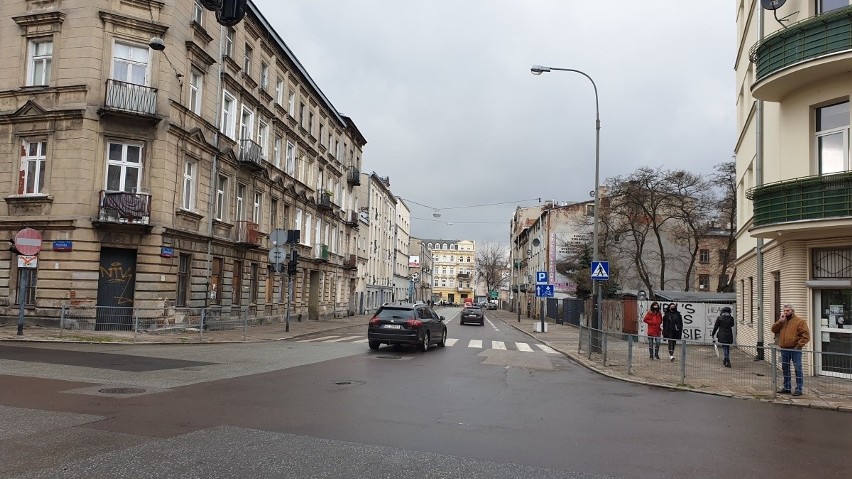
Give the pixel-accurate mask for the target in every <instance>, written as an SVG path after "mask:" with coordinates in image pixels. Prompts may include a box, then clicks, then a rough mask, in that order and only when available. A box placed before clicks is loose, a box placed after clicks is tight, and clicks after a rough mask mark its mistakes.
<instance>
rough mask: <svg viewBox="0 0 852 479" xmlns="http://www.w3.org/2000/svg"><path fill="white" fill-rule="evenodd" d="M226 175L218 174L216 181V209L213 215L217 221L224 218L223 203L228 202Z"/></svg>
mask: <svg viewBox="0 0 852 479" xmlns="http://www.w3.org/2000/svg"><path fill="white" fill-rule="evenodd" d="M227 191H228V177H227V176H222V175H219V180H218V181H217V182H216V211H215V212H214V217H215V218H216V219H217V220H219V221H224V220H225V205H227V204H228V201H227V200H228V198H227Z"/></svg>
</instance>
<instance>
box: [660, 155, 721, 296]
mask: <svg viewBox="0 0 852 479" xmlns="http://www.w3.org/2000/svg"><path fill="white" fill-rule="evenodd" d="M666 177H667V187H668V189H669V192H668V195H669V197H668V203H669V204H668V207H669V214H670V215H671V217H672V219H673V220H674V222H673V223H672V228H671V229H670V231H671V234H672V237H673V239H674V240H675V241H676V242H679V243H681V245H683V246H684V247H685V254H684V255H683V258H682V260H683V262H684V263H686V267H685V269H684V275H683V283H684V288H683V290H684V291H689V290H690V288H691V286H692V278H693V274H692V272H693V269H694V268H695V263H696V261H697V260H698V251H699V246H700V242H701V239H702V238H703V237H704V236H705V235H706V234H707V231H708V230H709V229H710V218H711V216H712V210H713V207H714V205H715V198H714V197H713V193H712V192H713V189H712V185H711V184H710V182H709V181H708V180H707V179H706V178H704V177H703V176H701V175H697V174H694V173H689V172H686V171H684V170H677V171H672V172H669V173H668V174H667V175H666Z"/></svg>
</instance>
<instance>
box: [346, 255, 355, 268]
mask: <svg viewBox="0 0 852 479" xmlns="http://www.w3.org/2000/svg"><path fill="white" fill-rule="evenodd" d="M344 266H345V267H347V268H349V269H357V268H358V256H356V255H354V254H350V255H349V257H348V258H346V263H345V264H344Z"/></svg>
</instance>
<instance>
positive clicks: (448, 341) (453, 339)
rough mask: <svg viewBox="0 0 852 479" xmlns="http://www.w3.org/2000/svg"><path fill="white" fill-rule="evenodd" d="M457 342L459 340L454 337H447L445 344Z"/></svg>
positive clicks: (449, 344)
mask: <svg viewBox="0 0 852 479" xmlns="http://www.w3.org/2000/svg"><path fill="white" fill-rule="evenodd" d="M457 342H459V340H458V339H456V338H447V346H452V345H453V344H456V343H457Z"/></svg>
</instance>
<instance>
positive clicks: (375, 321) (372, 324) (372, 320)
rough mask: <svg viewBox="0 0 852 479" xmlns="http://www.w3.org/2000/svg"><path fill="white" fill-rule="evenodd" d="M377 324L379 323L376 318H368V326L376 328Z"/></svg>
mask: <svg viewBox="0 0 852 479" xmlns="http://www.w3.org/2000/svg"><path fill="white" fill-rule="evenodd" d="M379 322H380V321H379V317H378V316H373V317H372V318H370V326H378V325H379Z"/></svg>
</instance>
